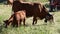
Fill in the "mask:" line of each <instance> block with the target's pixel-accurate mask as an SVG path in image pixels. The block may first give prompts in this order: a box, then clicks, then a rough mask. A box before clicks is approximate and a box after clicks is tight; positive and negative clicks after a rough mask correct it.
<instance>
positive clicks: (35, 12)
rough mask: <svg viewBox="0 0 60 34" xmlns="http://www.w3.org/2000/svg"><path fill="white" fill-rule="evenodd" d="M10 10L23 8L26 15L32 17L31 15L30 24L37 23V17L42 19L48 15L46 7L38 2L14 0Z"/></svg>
mask: <svg viewBox="0 0 60 34" xmlns="http://www.w3.org/2000/svg"><path fill="white" fill-rule="evenodd" d="M12 10H13V12H17V11H20V10H25V11H26V17H32V16H33V23H32V25H34V24H36V23H37V17H38V18H40V19H41V20H42V19H44V18H46V17H47V16H49V15H48V14H49V13H48V11H47V9H46V8H45V7H44V6H43V5H41V4H40V3H32V4H30V3H22V2H20V1H14V2H13V6H12ZM12 16H13V15H12ZM12 16H11V18H12ZM52 17H53V16H52ZM11 18H10V19H11ZM48 19H49V18H48ZM49 20H51V19H49ZM8 21H9V20H8ZM47 21H48V20H47Z"/></svg>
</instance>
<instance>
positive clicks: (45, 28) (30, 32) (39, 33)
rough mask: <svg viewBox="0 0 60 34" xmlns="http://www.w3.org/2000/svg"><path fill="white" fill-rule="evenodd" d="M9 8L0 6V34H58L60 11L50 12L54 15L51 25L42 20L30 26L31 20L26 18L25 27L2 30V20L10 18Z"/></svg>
mask: <svg viewBox="0 0 60 34" xmlns="http://www.w3.org/2000/svg"><path fill="white" fill-rule="evenodd" d="M11 12H12V11H11V6H7V5H0V34H60V11H56V12H50V13H51V14H54V15H53V16H54V23H53V24H51V23H50V22H47V25H45V22H44V21H43V20H38V22H37V24H36V25H34V26H33V25H32V18H33V17H30V18H26V25H27V26H23V25H22V26H20V27H18V28H17V27H11V26H8V28H4V25H3V24H4V22H3V21H4V20H6V19H8V18H9V17H10V16H11Z"/></svg>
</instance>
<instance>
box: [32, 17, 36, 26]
mask: <svg viewBox="0 0 60 34" xmlns="http://www.w3.org/2000/svg"><path fill="white" fill-rule="evenodd" d="M35 21H36V17H33V23H32V25H34V24H35V23H34V22H35ZM36 22H37V21H36Z"/></svg>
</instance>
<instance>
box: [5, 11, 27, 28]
mask: <svg viewBox="0 0 60 34" xmlns="http://www.w3.org/2000/svg"><path fill="white" fill-rule="evenodd" d="M11 16H12V15H11ZM25 19H26V12H25V10H21V11H17V12H15V13H14V14H13V16H12V19H10V20H9V21H8V20H6V21H4V22H5V27H7V26H8V25H9V24H10V23H11V24H12V25H13V27H14V26H15V25H16V26H17V27H19V25H21V22H23V24H24V25H25Z"/></svg>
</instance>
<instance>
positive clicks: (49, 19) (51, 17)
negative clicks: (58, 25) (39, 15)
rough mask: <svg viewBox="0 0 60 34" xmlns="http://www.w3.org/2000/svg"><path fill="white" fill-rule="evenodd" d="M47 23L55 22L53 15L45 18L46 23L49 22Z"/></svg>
mask: <svg viewBox="0 0 60 34" xmlns="http://www.w3.org/2000/svg"><path fill="white" fill-rule="evenodd" d="M47 21H49V22H54V20H53V15H51V14H47V16H46V17H45V21H44V22H47Z"/></svg>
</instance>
